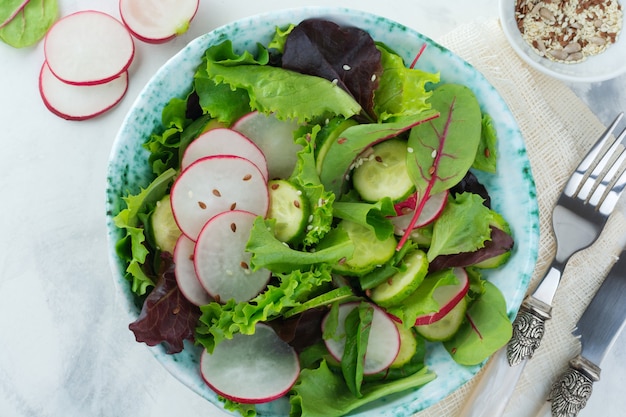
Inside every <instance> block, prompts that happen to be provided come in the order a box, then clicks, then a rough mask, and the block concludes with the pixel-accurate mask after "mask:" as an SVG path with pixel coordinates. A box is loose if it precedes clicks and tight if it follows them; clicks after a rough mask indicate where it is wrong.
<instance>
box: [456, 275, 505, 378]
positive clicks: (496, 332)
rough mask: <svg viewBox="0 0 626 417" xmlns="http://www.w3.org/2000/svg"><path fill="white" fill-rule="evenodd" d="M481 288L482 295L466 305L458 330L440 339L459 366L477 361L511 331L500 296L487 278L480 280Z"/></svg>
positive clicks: (502, 298) (502, 343)
mask: <svg viewBox="0 0 626 417" xmlns="http://www.w3.org/2000/svg"><path fill="white" fill-rule="evenodd" d="M484 289H485V292H484V293H483V294H482V296H481V297H480V298H478V299H477V300H476V301H474V302H473V303H472V304H471V305H470V307H469V308H468V310H467V312H466V313H465V315H466V319H465V321H464V322H463V324H462V325H461V328H460V329H459V330H458V332H457V333H456V334H455V335H454V337H453V338H452V339H451V340H449V341H447V342H444V346H445V348H446V350H447V351H448V353H450V356H452V358H453V359H454V360H455V361H456V362H457V363H459V364H461V365H476V364H479V363H481V362H482V361H484V360H485V359H487V358H488V357H489V356H490V355H491V354H493V353H494V352H495V351H496V350H498V349H500V348H501V347H502V346H504V345H505V344H506V343H507V342H508V341H509V339H510V338H511V335H512V334H513V327H512V325H511V321H510V320H509V318H508V316H507V314H506V301H505V299H504V296H503V295H502V293H501V292H500V290H499V289H498V287H496V286H495V285H494V284H492V283H491V282H489V281H484Z"/></svg>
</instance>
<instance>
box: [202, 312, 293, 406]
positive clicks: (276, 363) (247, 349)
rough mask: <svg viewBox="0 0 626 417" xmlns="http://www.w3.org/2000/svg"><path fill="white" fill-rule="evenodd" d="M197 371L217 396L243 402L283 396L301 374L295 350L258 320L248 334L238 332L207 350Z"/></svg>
mask: <svg viewBox="0 0 626 417" xmlns="http://www.w3.org/2000/svg"><path fill="white" fill-rule="evenodd" d="M200 372H201V374H202V378H203V379H204V381H205V382H206V383H207V385H208V386H209V387H211V389H212V390H213V391H215V392H216V393H218V394H219V395H221V396H223V397H224V398H227V399H229V400H232V401H236V402H240V403H245V404H258V403H264V402H269V401H273V400H275V399H277V398H280V397H282V396H283V395H285V394H286V393H287V392H288V391H289V390H290V389H291V387H292V386H293V384H295V382H296V380H297V379H298V375H299V374H300V363H299V361H298V355H297V354H296V351H295V350H294V349H293V348H292V347H291V346H290V345H288V344H287V343H286V342H285V341H283V340H282V339H281V338H280V337H278V335H277V334H276V332H275V331H274V330H273V329H272V328H271V327H269V326H268V325H266V324H261V323H258V324H257V325H256V327H255V331H254V333H253V334H251V335H244V334H241V333H237V334H235V335H234V336H233V338H232V339H227V340H224V341H222V342H221V343H219V344H218V345H217V346H215V349H214V350H213V353H208V352H207V351H206V350H205V351H204V352H203V353H202V356H201V358H200Z"/></svg>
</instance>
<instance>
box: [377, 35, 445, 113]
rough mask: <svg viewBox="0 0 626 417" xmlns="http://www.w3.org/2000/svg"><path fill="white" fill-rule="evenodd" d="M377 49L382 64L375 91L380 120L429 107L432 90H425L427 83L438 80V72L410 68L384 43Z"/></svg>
mask: <svg viewBox="0 0 626 417" xmlns="http://www.w3.org/2000/svg"><path fill="white" fill-rule="evenodd" d="M378 49H379V50H380V52H381V63H382V65H383V74H382V75H381V77H380V85H379V87H378V89H377V90H376V92H375V94H374V111H375V112H376V114H378V120H379V121H385V120H388V119H390V118H393V117H398V116H410V115H415V114H418V113H420V112H422V111H424V110H428V109H430V108H431V105H430V103H429V102H428V99H429V98H430V96H431V95H432V92H431V91H427V90H426V84H427V83H433V84H436V83H438V82H439V74H438V73H437V74H433V73H429V72H425V71H421V70H418V69H411V68H407V67H406V65H405V63H404V61H403V59H402V58H401V57H400V56H398V55H397V54H395V53H393V52H391V51H390V50H389V49H387V48H386V47H385V46H384V45H382V44H378Z"/></svg>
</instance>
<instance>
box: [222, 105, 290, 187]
mask: <svg viewBox="0 0 626 417" xmlns="http://www.w3.org/2000/svg"><path fill="white" fill-rule="evenodd" d="M297 128H298V123H297V122H296V121H295V120H286V121H285V120H279V119H277V118H276V117H275V116H274V115H272V114H270V115H266V114H264V113H259V112H252V113H248V114H247V115H245V116H243V117H242V118H240V119H239V120H238V121H237V122H235V124H234V125H233V130H236V131H237V132H240V133H242V134H243V135H244V136H246V137H247V138H249V139H250V140H252V141H253V142H254V143H256V144H257V146H258V147H259V148H261V151H263V154H264V155H265V157H266V158H267V168H268V170H269V175H270V179H276V178H283V179H285V178H289V176H291V174H292V173H293V170H294V168H295V166H296V162H297V161H298V156H297V153H298V151H300V150H301V149H302V146H301V145H298V144H296V143H294V139H293V134H294V131H295V130H296V129H297Z"/></svg>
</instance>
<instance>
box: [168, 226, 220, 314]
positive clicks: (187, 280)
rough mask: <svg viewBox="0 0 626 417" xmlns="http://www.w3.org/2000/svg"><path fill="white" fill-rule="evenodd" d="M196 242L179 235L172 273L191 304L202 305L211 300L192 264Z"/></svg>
mask: <svg viewBox="0 0 626 417" xmlns="http://www.w3.org/2000/svg"><path fill="white" fill-rule="evenodd" d="M195 247H196V243H195V242H194V241H193V240H191V239H189V238H188V237H187V236H185V235H181V236H180V237H179V238H178V240H177V241H176V246H175V247H174V274H175V275H176V283H177V284H178V288H179V289H180V292H182V293H183V295H184V296H185V298H186V299H187V300H189V302H191V303H192V304H195V305H197V306H202V305H205V304H208V303H210V302H211V301H213V299H212V298H211V296H209V294H208V293H207V292H206V290H205V289H204V287H203V286H202V284H200V280H198V276H197V275H196V269H195V267H194V264H193V252H194V250H195Z"/></svg>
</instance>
